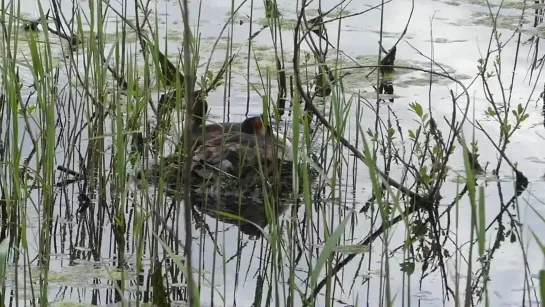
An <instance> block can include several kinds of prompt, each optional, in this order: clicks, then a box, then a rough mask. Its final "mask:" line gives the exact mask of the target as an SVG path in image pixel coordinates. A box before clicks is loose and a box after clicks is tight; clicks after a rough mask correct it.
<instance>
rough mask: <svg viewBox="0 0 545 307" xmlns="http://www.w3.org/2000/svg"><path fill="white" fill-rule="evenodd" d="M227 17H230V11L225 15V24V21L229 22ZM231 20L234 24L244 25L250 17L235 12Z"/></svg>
mask: <svg viewBox="0 0 545 307" xmlns="http://www.w3.org/2000/svg"><path fill="white" fill-rule="evenodd" d="M229 17H231V12H230V11H229V12H226V13H225V22H227V20H229ZM233 20H234V21H235V22H242V23H246V22H250V16H248V14H246V13H241V12H236V13H235V14H234V15H233Z"/></svg>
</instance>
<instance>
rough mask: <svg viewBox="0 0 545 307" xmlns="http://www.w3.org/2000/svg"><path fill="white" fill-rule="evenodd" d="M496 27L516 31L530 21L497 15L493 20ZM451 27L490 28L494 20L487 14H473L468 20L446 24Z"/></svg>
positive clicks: (513, 16)
mask: <svg viewBox="0 0 545 307" xmlns="http://www.w3.org/2000/svg"><path fill="white" fill-rule="evenodd" d="M495 21H496V27H497V28H500V29H507V30H513V31H515V30H517V29H518V28H519V27H520V25H522V24H528V23H530V21H528V20H526V19H525V18H523V19H521V18H520V16H516V15H499V16H498V18H496V19H495ZM448 23H449V24H451V25H455V26H460V25H462V26H487V27H492V26H493V25H494V19H492V17H491V16H490V14H489V13H483V12H473V13H471V16H470V18H469V19H461V20H455V21H450V22H448Z"/></svg>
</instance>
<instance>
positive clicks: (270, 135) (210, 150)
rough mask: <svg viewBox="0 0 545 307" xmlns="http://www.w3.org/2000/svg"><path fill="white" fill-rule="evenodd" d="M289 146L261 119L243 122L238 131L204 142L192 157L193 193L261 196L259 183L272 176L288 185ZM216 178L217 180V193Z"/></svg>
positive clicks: (268, 180) (290, 151)
mask: <svg viewBox="0 0 545 307" xmlns="http://www.w3.org/2000/svg"><path fill="white" fill-rule="evenodd" d="M292 163H293V154H292V144H291V142H290V141H289V139H287V138H285V137H284V136H283V135H282V134H281V133H278V132H275V131H274V130H273V129H272V128H271V126H270V125H266V124H265V122H264V115H263V114H261V115H258V116H253V117H249V118H247V119H245V120H244V121H243V122H242V123H241V125H240V131H235V130H231V131H230V132H226V133H223V134H222V135H220V136H218V137H215V138H212V139H208V140H206V141H205V142H204V143H203V144H202V145H200V146H199V147H198V148H197V149H196V150H195V152H194V154H193V159H192V165H191V179H192V184H193V186H194V189H195V191H199V192H205V191H208V192H211V191H212V192H218V191H221V192H224V191H225V192H229V191H232V192H235V193H236V192H237V191H238V192H242V193H243V194H244V195H246V196H251V195H253V196H258V197H259V195H260V194H261V193H262V189H261V187H262V183H267V184H269V185H272V183H273V182H274V181H275V180H274V178H273V177H274V176H275V175H278V174H279V175H280V181H281V182H282V181H284V180H287V181H289V183H291V177H290V176H289V175H290V172H291V170H292V167H291V166H292ZM222 175H223V176H222ZM216 178H220V185H219V190H218V189H217V188H218V185H217V182H216V180H214V179H216Z"/></svg>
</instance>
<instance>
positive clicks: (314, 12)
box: [297, 7, 354, 18]
mask: <svg viewBox="0 0 545 307" xmlns="http://www.w3.org/2000/svg"><path fill="white" fill-rule="evenodd" d="M327 11H328V10H322V13H324V12H327ZM353 13H354V11H352V10H349V9H346V8H345V9H342V8H340V7H338V8H336V9H334V10H333V11H331V12H329V14H327V15H326V17H329V18H337V17H341V16H346V15H350V14H353ZM297 14H299V12H297ZM305 15H306V16H307V17H318V16H319V15H320V13H319V12H318V9H306V10H305Z"/></svg>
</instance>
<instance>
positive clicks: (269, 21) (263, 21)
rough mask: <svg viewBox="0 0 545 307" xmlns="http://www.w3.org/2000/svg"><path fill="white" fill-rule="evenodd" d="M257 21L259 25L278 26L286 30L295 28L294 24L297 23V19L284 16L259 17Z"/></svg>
mask: <svg viewBox="0 0 545 307" xmlns="http://www.w3.org/2000/svg"><path fill="white" fill-rule="evenodd" d="M257 23H258V24H259V25H262V26H265V25H270V26H275V25H276V26H278V25H279V26H280V27H281V28H282V29H284V30H286V29H289V30H293V29H295V26H296V25H297V19H295V18H286V17H280V18H265V17H263V18H260V19H258V20H257Z"/></svg>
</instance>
